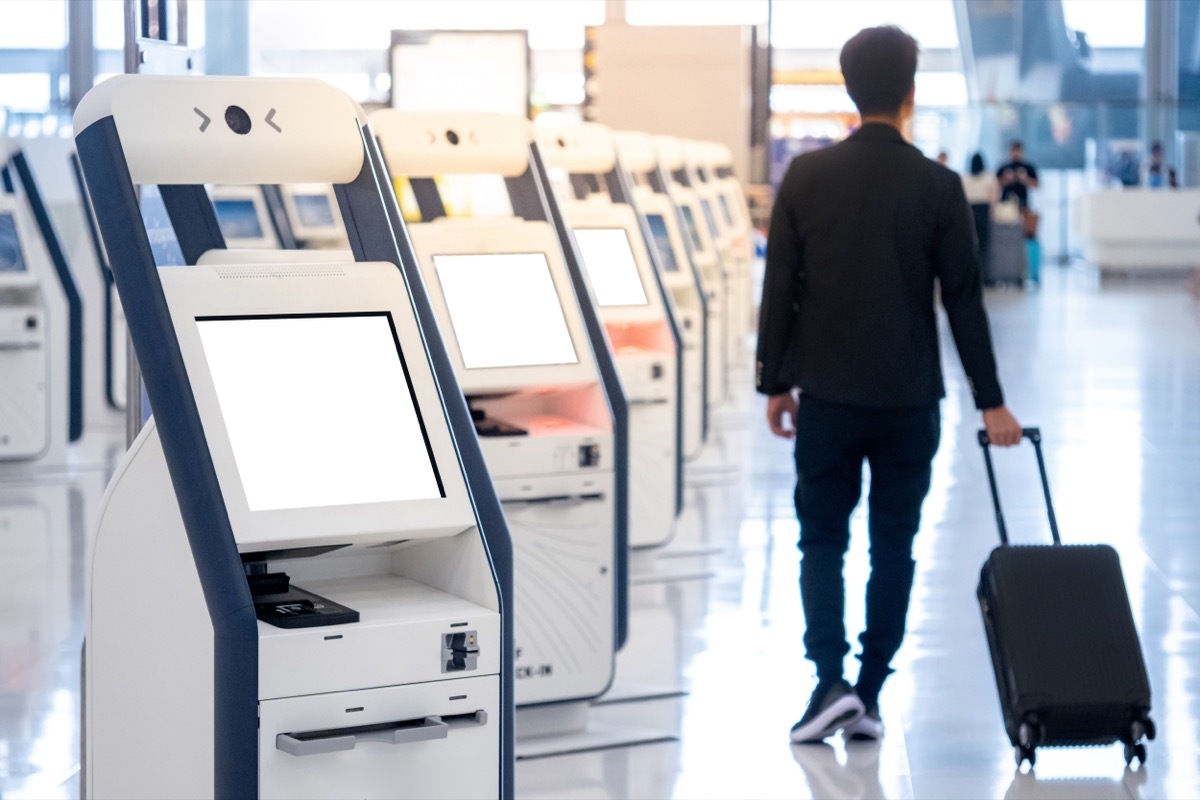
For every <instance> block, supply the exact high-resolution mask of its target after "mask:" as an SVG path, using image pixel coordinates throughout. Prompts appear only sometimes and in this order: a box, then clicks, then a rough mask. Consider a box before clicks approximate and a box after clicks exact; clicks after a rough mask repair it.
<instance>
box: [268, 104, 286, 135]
mask: <svg viewBox="0 0 1200 800" xmlns="http://www.w3.org/2000/svg"><path fill="white" fill-rule="evenodd" d="M274 119H275V109H273V108H272V109H271V110H270V111H269V112H267V120H266V121H267V124H268V125H270V126H271V127H272V128H274V129H275V132H276V133H283V128H281V127H279V126H278V125H276V124H275V123H274V122H273V121H272V120H274Z"/></svg>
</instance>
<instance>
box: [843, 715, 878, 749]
mask: <svg viewBox="0 0 1200 800" xmlns="http://www.w3.org/2000/svg"><path fill="white" fill-rule="evenodd" d="M842 736H843V737H844V738H845V739H846V741H847V742H877V741H879V740H880V739H882V738H883V720H882V719H880V718H879V706H871V707H870V708H868V709H867V711H866V713H864V714H863V715H862V716H861V717H859V718H858V719H856V720H854V722H852V723H850V724H849V725H847V726H846V727H845V728H843V729H842Z"/></svg>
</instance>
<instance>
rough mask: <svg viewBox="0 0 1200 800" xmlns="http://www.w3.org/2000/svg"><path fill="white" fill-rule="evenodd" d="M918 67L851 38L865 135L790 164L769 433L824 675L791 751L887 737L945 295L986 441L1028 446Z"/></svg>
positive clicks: (771, 341) (763, 345)
mask: <svg viewBox="0 0 1200 800" xmlns="http://www.w3.org/2000/svg"><path fill="white" fill-rule="evenodd" d="M917 55H918V48H917V43H916V41H915V40H914V39H913V38H912V37H911V36H909V35H908V34H907V33H905V32H904V31H902V30H900V29H899V28H896V27H890V26H889V27H882V28H869V29H867V30H864V31H862V32H860V33H859V34H857V35H856V36H855V37H854V38H852V39H851V40H850V41H848V42H847V43H846V44H845V46H844V47H843V48H842V52H841V66H842V74H843V76H844V77H845V81H846V90H847V92H848V93H849V94H850V97H851V99H852V100H853V101H854V103H855V105H856V106H857V107H858V110H859V113H860V115H861V116H862V122H863V124H862V127H861V128H860V129H859V130H858V131H856V132H855V133H854V134H852V135H851V136H850V137H849V138H848V139H846V140H845V141H844V142H841V143H840V144H837V145H834V146H833V147H830V148H828V149H825V150H821V151H817V152H814V153H808V154H805V155H802V156H799V157H798V158H796V159H795V160H794V161H793V162H792V164H791V166H790V167H789V168H788V172H787V175H786V176H785V177H784V179H783V183H782V185H781V186H780V189H779V194H778V197H777V199H776V201H775V208H774V211H773V213H772V217H771V228H770V235H769V237H768V240H767V266H766V277H765V281H764V285H763V298H762V306H761V319H760V328H759V339H758V363H757V370H756V383H757V387H758V391H759V392H761V393H763V394H766V395H768V396H769V398H768V401H767V418H768V422H769V424H770V427H771V431H772V432H773V433H774V434H776V435H778V436H782V437H785V438H792V437H793V436H794V437H795V440H796V473H797V481H796V513H797V516H798V517H799V520H800V551H801V554H802V560H801V568H800V597H801V602H802V604H803V606H804V618H805V625H806V630H805V633H804V647H805V651H806V655H807V657H808V658H809V659H810V660H811V661H813V662H814V663H815V664H816V668H817V679H818V684H817V687H816V690H815V691H814V692H813V695H812V699H811V700H810V701H809V705H808V709H807V711H806V712H805V713H804V716H803V717H802V718H801V719H800V721H799V722H797V723H796V725H795V726H793V728H792V731H791V739H792V741H794V742H817V741H821V740H823V739H825V738H826V737H828V736H830V735H832V734H833V733H835V732H836V731H837V730H839V729H844V735H845V736H846V737H847V738H851V739H878V738H879V737H880V736H882V735H883V723H882V721H881V720H880V717H879V708H878V698H879V692H880V689H881V687H882V686H883V683H884V680H885V679H886V678H887V676H888V675H889V674H890V673H891V672H892V669H891V666H890V664H891V660H892V657H893V656H894V655H895V653H896V651H897V650H898V649H899V647H900V643H901V641H902V640H903V638H904V624H905V617H906V615H907V613H908V601H909V594H910V593H911V590H912V583H913V572H914V563H913V559H912V542H913V538H914V536H915V535H916V532H917V529H918V527H919V526H920V513H921V504H922V502H923V501H924V499H925V495H926V493H927V492H928V490H929V481H930V475H931V463H932V460H933V456H934V454H935V453H936V451H937V447H938V440H939V438H940V433H941V417H940V410H939V401H940V399H941V398H942V397H943V396H944V395H945V390H944V387H943V383H942V369H941V360H940V355H939V351H938V331H937V313H936V310H935V306H934V286H935V283H936V284H937V286H938V287H939V288H940V291H941V298H942V305H943V306H944V308H945V309H946V314H947V316H948V318H949V321H950V328H951V331H952V333H953V335H954V342H955V345H956V347H957V350H958V353H959V357H960V359H961V360H962V363H963V366H964V368H965V370H966V373H967V377H968V378H969V380H970V383H971V390H972V392H973V394H974V398H975V404H976V406H977V407H978V408H980V409H981V410H982V411H983V422H984V426H985V427H986V428H987V431H988V434H989V436H990V437H991V439H992V441H993V442H994V443H996V444H998V445H1006V446H1007V445H1013V444H1016V443H1018V442H1019V441H1020V438H1021V428H1020V425H1019V424H1018V423H1017V421H1016V419H1014V418H1013V416H1012V414H1010V413H1009V412H1008V410H1007V409H1006V408H1005V407H1004V399H1003V395H1002V393H1001V389H1000V382H999V379H998V378H997V375H996V363H995V356H994V354H993V352H992V343H991V334H990V333H989V330H988V323H987V317H986V315H985V313H984V309H983V302H982V296H981V291H980V269H979V263H978V254H977V251H976V247H975V238H974V228H973V222H972V217H971V210H970V207H969V206H968V205H967V200H966V197H965V196H964V194H963V189H962V183H961V181H960V180H959V178H958V176H957V175H956V174H955V173H954V172H952V171H951V170H949V169H946V168H945V167H943V166H941V165H939V164H937V163H936V162H934V161H931V160H929V159H927V158H925V157H924V156H923V155H922V154H921V153H920V151H918V150H917V149H916V148H915V147H913V146H911V145H910V144H908V143H907V142H906V141H905V139H904V137H903V135H902V134H901V131H902V130H903V129H904V127H905V125H906V124H907V123H908V121H909V120H910V119H911V117H912V113H913V102H914V92H915V84H914V80H915V76H916V68H917ZM864 460H865V461H866V462H867V463H868V464H869V465H870V468H871V485H870V490H869V494H868V499H867V506H868V511H869V531H870V553H871V555H870V561H871V577H870V580H869V581H868V583H867V588H866V592H867V620H866V622H867V624H866V630H865V631H864V632H863V633H862V635H861V636H860V637H859V641H860V642H861V644H862V652H861V654H860V655H859V659H860V661H861V662H862V664H861V668H860V670H859V674H858V681H857V684H856V685H855V686H854V687H851V686H850V685H849V684H848V683H847V682H846V681H845V680H844V678H843V674H842V667H843V661H844V659H845V656H846V654H847V653H848V652H849V650H850V646H849V644H848V643H847V641H846V628H845V584H844V580H843V576H842V565H843V560H844V557H845V553H846V550H847V548H848V546H849V539H850V515H851V513H852V512H853V510H854V507H855V506H856V505H857V504H858V501H859V497H860V494H861V489H862V464H863V461H864Z"/></svg>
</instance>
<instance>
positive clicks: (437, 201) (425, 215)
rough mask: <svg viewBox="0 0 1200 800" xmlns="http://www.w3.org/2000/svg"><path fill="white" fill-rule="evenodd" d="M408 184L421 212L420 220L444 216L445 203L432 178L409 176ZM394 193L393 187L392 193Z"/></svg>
mask: <svg viewBox="0 0 1200 800" xmlns="http://www.w3.org/2000/svg"><path fill="white" fill-rule="evenodd" d="M408 185H409V188H411V189H412V193H413V197H414V198H415V199H416V201H417V209H418V210H419V211H420V212H421V219H422V221H424V222H432V221H433V220H435V219H441V218H442V217H444V216H446V204H445V203H443V202H442V195H441V193H440V192H439V191H438V187H437V183H436V182H435V181H434V180H433V178H409V179H408ZM395 193H396V192H395V189H394V188H393V190H392V194H395ZM397 203H399V200H397Z"/></svg>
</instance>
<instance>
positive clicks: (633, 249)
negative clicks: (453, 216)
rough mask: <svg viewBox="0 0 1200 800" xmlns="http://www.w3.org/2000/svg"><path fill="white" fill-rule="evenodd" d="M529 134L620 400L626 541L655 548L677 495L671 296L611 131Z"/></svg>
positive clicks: (676, 350) (666, 534)
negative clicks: (553, 192) (576, 260)
mask: <svg viewBox="0 0 1200 800" xmlns="http://www.w3.org/2000/svg"><path fill="white" fill-rule="evenodd" d="M537 135H538V143H539V145H540V152H541V153H542V156H543V158H544V160H545V163H546V166H547V167H548V168H549V171H550V172H551V174H553V173H554V172H555V171H557V172H558V173H559V174H560V175H562V176H563V178H564V180H563V181H558V182H557V183H558V186H557V189H558V195H559V196H558V200H559V205H560V207H561V208H562V210H563V212H564V214H565V215H566V218H567V222H568V223H569V224H570V225H571V228H572V230H573V232H574V234H575V241H576V244H577V245H578V247H579V252H580V255H581V256H582V258H583V263H584V267H585V271H586V273H587V276H588V281H589V284H590V286H591V289H592V296H593V297H594V298H595V301H596V303H597V306H598V308H599V313H600V317H601V318H602V319H603V320H604V325H605V330H606V331H607V333H608V341H609V346H610V348H611V350H612V351H613V353H614V355H615V357H616V362H617V366H618V368H619V369H620V371H621V381H622V383H623V384H624V387H625V393H626V396H627V398H628V400H629V440H630V458H629V481H630V487H629V504H630V520H629V544H630V546H631V547H655V546H659V545H663V544H666V543H667V542H668V541H670V539H671V536H672V535H673V533H674V530H675V518H676V517H677V516H678V514H679V512H680V510H681V509H682V499H683V495H682V469H681V463H680V462H681V458H682V447H681V440H682V433H683V426H682V408H681V405H680V384H681V380H682V364H681V361H682V359H681V353H682V348H681V347H680V341H679V331H678V327H677V324H676V320H675V316H674V309H673V308H672V301H671V298H670V294H669V292H668V291H667V290H666V288H665V287H664V285H663V283H662V277H661V275H660V270H659V269H658V268H657V267H656V266H655V260H654V257H653V256H652V255H651V251H650V250H649V249H648V248H647V246H646V239H647V237H646V235H645V232H644V231H643V228H642V225H643V221H642V219H641V218H640V217H639V216H638V214H637V211H636V209H635V207H634V206H633V200H632V196H631V193H632V188H631V187H632V182H631V181H630V179H629V176H628V174H627V173H626V172H625V171H624V169H623V168H622V166H621V164H620V162H619V161H618V159H617V157H616V150H615V146H614V141H613V134H612V131H611V130H609V129H608V128H606V127H604V126H603V125H599V124H596V123H584V124H581V125H576V126H570V127H547V128H540V129H538V131H537ZM564 184H565V185H564Z"/></svg>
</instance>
